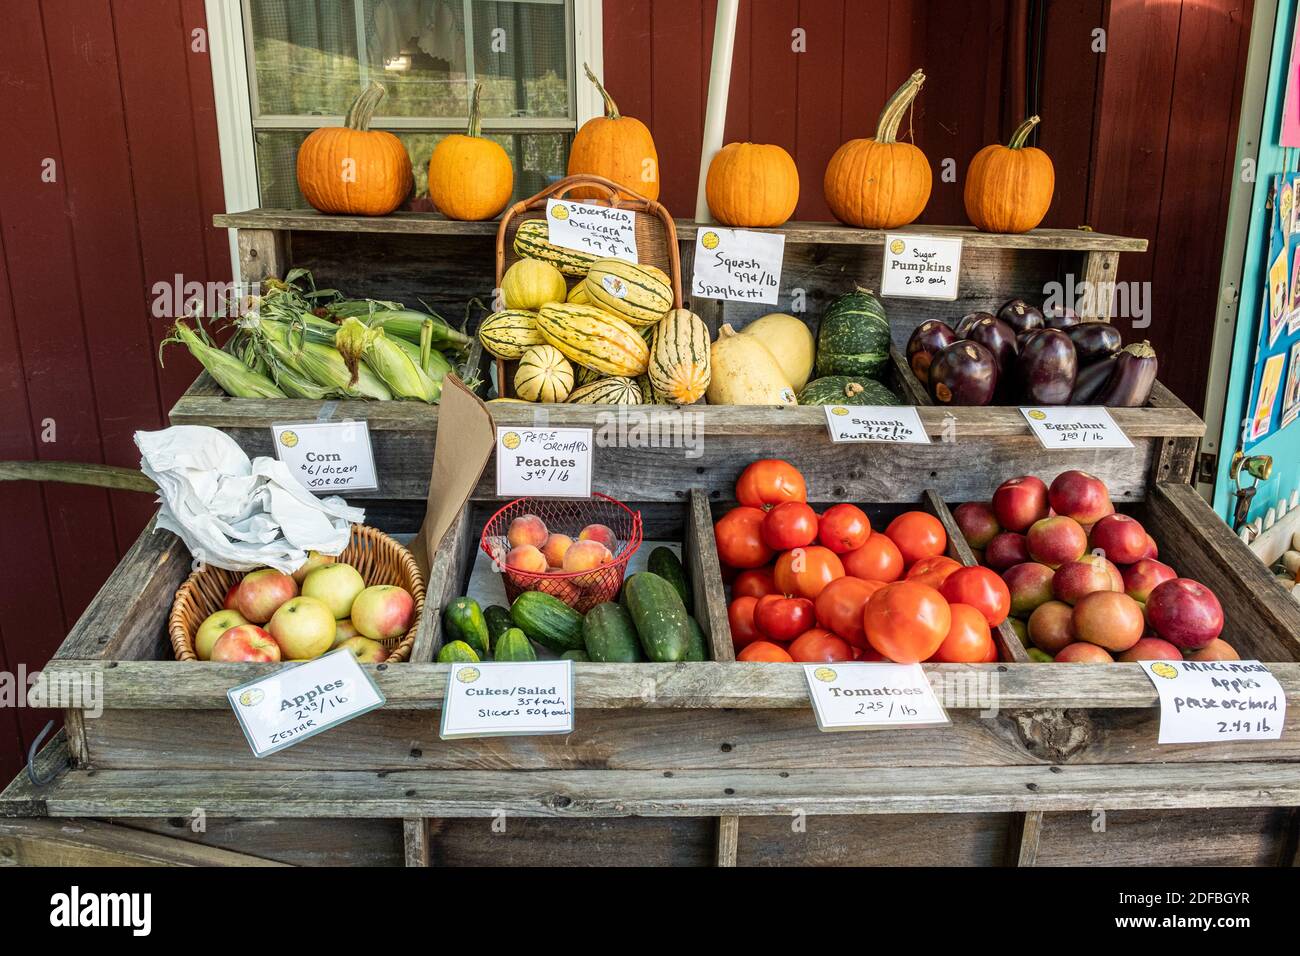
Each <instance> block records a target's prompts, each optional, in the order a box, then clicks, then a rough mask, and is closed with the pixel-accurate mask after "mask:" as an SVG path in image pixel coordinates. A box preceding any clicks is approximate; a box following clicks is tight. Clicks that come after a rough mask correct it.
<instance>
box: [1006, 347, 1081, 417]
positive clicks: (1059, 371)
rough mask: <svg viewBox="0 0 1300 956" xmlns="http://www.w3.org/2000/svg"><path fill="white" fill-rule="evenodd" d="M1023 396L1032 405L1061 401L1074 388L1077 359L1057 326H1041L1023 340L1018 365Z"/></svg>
mask: <svg viewBox="0 0 1300 956" xmlns="http://www.w3.org/2000/svg"><path fill="white" fill-rule="evenodd" d="M1018 371H1019V375H1020V384H1021V388H1023V389H1024V397H1025V399H1026V401H1029V402H1031V403H1033V404H1035V405H1064V404H1066V403H1067V402H1069V401H1070V393H1071V392H1073V391H1074V379H1075V377H1076V376H1077V375H1078V372H1079V359H1078V356H1076V355H1075V354H1074V343H1073V342H1071V341H1070V337H1069V336H1068V335H1066V334H1065V333H1064V332H1062V331H1061V330H1060V329H1043V330H1041V331H1040V332H1038V333H1037V334H1035V335H1032V336H1030V337H1029V338H1028V339H1027V340H1026V341H1025V347H1024V349H1022V350H1021V352H1020V363H1019V365H1018Z"/></svg>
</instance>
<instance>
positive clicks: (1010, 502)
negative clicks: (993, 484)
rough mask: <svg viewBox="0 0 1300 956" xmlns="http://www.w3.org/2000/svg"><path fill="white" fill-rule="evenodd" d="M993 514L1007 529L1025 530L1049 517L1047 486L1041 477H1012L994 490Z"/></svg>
mask: <svg viewBox="0 0 1300 956" xmlns="http://www.w3.org/2000/svg"><path fill="white" fill-rule="evenodd" d="M992 507H993V514H994V515H995V516H996V517H997V522H998V524H1000V525H1001V526H1002V527H1003V528H1004V529H1006V530H1007V531H1015V532H1024V531H1026V530H1027V529H1028V528H1029V526H1030V525H1032V524H1033V523H1034V522H1035V521H1038V520H1039V519H1041V518H1046V517H1047V486H1046V485H1045V484H1043V482H1042V479H1041V478H1035V477H1034V476H1033V475H1025V476H1024V477H1023V478H1010V479H1008V480H1006V481H1004V482H1002V484H1000V485H998V488H997V490H996V491H995V492H993V502H992Z"/></svg>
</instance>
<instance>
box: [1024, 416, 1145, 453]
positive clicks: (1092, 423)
mask: <svg viewBox="0 0 1300 956" xmlns="http://www.w3.org/2000/svg"><path fill="white" fill-rule="evenodd" d="M1020 414H1022V415H1024V416H1025V421H1027V422H1029V429H1030V431H1032V432H1033V433H1034V437H1035V438H1037V439H1038V443H1039V444H1040V445H1042V446H1043V447H1044V448H1047V449H1058V448H1132V447H1133V443H1132V442H1131V441H1129V439H1128V436H1127V435H1125V434H1124V432H1123V430H1122V429H1121V428H1120V427H1119V426H1118V425H1116V424H1115V419H1113V418H1111V416H1110V412H1108V411H1107V410H1106V409H1104V408H1102V407H1100V406H1094V405H1052V406H1048V407H1047V408H1022V409H1020Z"/></svg>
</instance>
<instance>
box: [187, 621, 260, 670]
mask: <svg viewBox="0 0 1300 956" xmlns="http://www.w3.org/2000/svg"><path fill="white" fill-rule="evenodd" d="M247 623H248V622H247V621H246V620H244V615H242V614H240V613H239V612H238V611H227V610H222V611H218V612H217V613H216V614H209V615H208V616H207V617H205V618H204V619H203V623H202V624H200V625H199V627H198V630H196V631H195V632H194V653H195V654H197V655H198V657H199V660H201V661H206V660H211V659H212V647H213V645H214V644H216V643H217V638H219V637H221V635H222V634H225V633H226V631H228V630H230V629H231V628H232V627H239V625H241V624H247Z"/></svg>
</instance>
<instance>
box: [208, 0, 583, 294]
mask: <svg viewBox="0 0 1300 956" xmlns="http://www.w3.org/2000/svg"><path fill="white" fill-rule="evenodd" d="M204 6H205V8H206V12H207V19H208V49H209V51H210V55H211V59H212V90H213V95H214V99H215V101H216V113H217V136H218V139H219V141H220V144H221V178H222V183H223V185H224V191H225V202H226V211H227V212H244V211H247V210H249V209H256V208H257V207H258V206H260V205H261V196H260V191H259V188H258V182H257V156H256V152H255V145H254V132H255V131H254V126H253V107H252V102H253V101H252V90H251V88H250V78H249V64H250V63H251V60H250V58H249V54H250V50H249V44H248V42H247V39H248V38H247V31H246V21H245V17H244V10H243V3H242V2H241V0H204ZM572 11H573V12H572V22H571V27H572V30H573V47H572V50H573V52H572V59H571V61H570V63H569V79H570V83H571V84H572V89H573V94H574V98H573V102H574V109H575V113H576V123H577V125H578V126H581V125H582V124H583V123H585V122H586V121H587V120H588V119H591V118H592V117H593V116H598V115H600V113H601V112H602V109H603V104H602V102H601V98H600V94H599V93H597V92H596V89H595V87H594V86H593V85H592V84H590V83H588V82H586V75H585V74H584V73H583V71H582V64H583V63H584V62H585V63H587V64H588V65H590V66H591V69H592V72H593V73H595V74H596V76H597V77H599V78H600V79H601V82H604V76H605V57H604V42H603V35H604V10H603V0H572ZM310 120H311V121H312V122H315V121H319V124H318V125H321V126H337V125H339V124H341V123H342V122H343V117H342V116H333V117H331V116H320V117H311V118H310ZM573 124H574V120H570V119H568V118H567V117H556V118H554V119H524V118H514V117H503V118H500V119H494V120H492V121H491V124H490V126H488V128H489V129H491V130H502V131H504V130H509V129H512V128H513V129H517V128H521V127H527V128H529V129H540V130H544V129H547V128H555V129H562V130H568V129H572V128H573ZM304 125H306V126H310V125H311V123H310V122H308V123H304V119H303V118H302V117H284V118H267V117H263V118H261V119H259V120H258V128H259V129H269V128H277V127H280V126H283V127H284V128H297V129H301V128H303V126H304ZM444 125H445V128H447V129H456V128H459V127H460V126H461V125H462V123H461V121H459V120H454V119H448V120H445V121H444V120H429V119H422V118H417V117H392V118H388V119H385V120H384V126H385V128H391V129H409V128H418V129H439V128H443V127H444ZM485 125H487V124H485ZM238 252H239V251H238V248H237V247H236V244H235V234H234V232H233V231H231V234H230V260H231V268H232V270H233V272H234V275H235V279H236V281H238V279H239V254H238Z"/></svg>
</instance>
